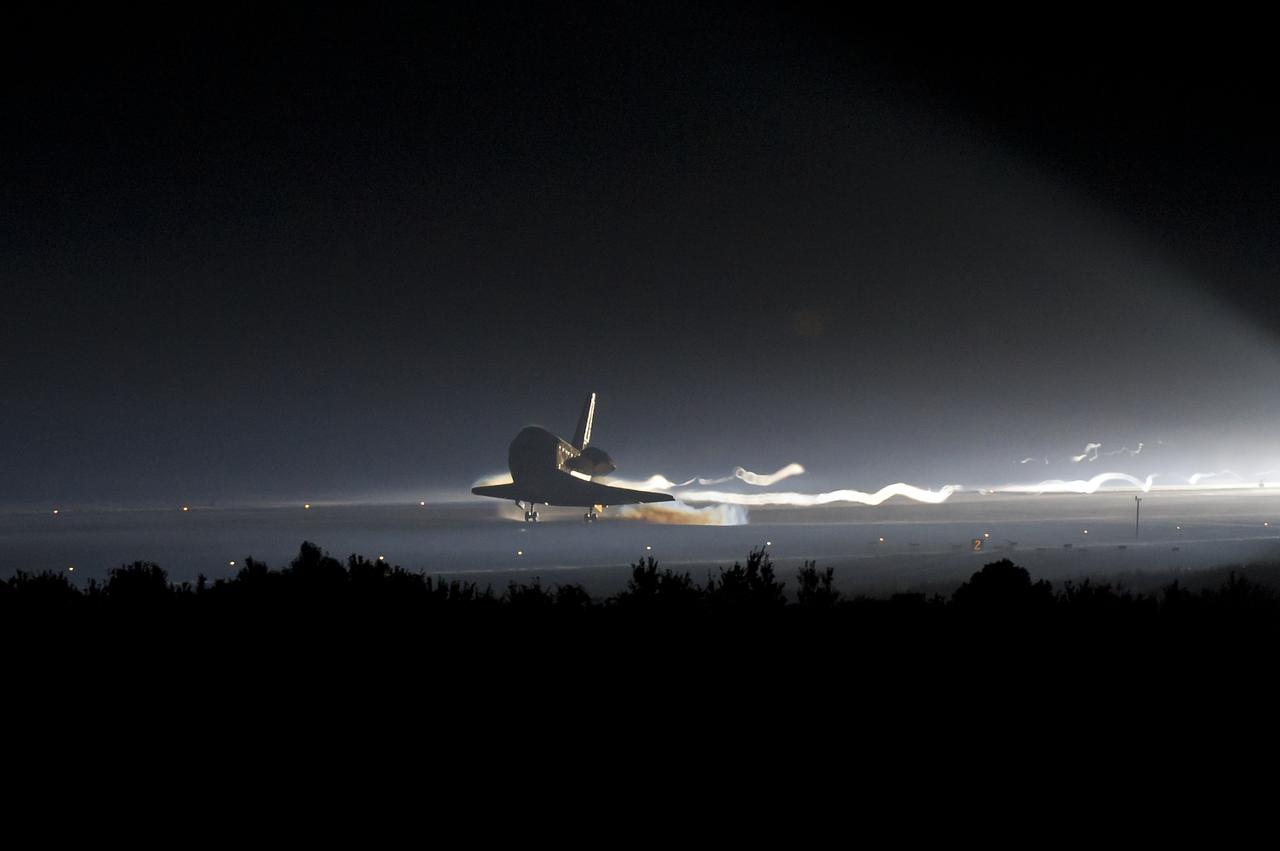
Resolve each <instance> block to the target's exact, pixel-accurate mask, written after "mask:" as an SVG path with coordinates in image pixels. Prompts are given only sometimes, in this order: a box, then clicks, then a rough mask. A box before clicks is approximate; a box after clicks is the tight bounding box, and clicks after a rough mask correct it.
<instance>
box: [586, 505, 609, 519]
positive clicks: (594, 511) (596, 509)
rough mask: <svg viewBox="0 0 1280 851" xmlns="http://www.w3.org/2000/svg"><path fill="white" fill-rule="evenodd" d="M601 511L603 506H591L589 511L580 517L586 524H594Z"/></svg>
mask: <svg viewBox="0 0 1280 851" xmlns="http://www.w3.org/2000/svg"><path fill="white" fill-rule="evenodd" d="M602 511H604V506H603V505H593V506H591V508H590V509H588V510H587V513H586V514H584V515H582V519H583V520H585V521H587V522H588V523H594V522H595V521H596V518H597V517H599V516H600V513H601V512H602Z"/></svg>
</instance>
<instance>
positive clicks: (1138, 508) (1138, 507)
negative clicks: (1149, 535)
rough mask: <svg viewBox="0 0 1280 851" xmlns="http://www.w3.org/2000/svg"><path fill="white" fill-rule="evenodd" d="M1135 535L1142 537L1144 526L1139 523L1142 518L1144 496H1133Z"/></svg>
mask: <svg viewBox="0 0 1280 851" xmlns="http://www.w3.org/2000/svg"><path fill="white" fill-rule="evenodd" d="M1133 502H1134V509H1133V537H1135V538H1141V537H1142V527H1141V526H1140V525H1139V524H1140V522H1141V520H1142V497H1140V496H1135V497H1134V498H1133Z"/></svg>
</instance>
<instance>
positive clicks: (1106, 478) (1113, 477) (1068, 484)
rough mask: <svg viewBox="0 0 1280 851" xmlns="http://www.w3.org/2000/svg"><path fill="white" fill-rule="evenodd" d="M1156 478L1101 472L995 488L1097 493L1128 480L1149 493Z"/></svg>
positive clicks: (1037, 491)
mask: <svg viewBox="0 0 1280 851" xmlns="http://www.w3.org/2000/svg"><path fill="white" fill-rule="evenodd" d="M1155 479H1156V477H1155V476H1154V475H1151V476H1147V479H1146V481H1145V482H1144V481H1142V480H1140V479H1135V478H1134V477H1133V476H1130V475H1129V474H1128V473H1099V474H1098V475H1096V476H1094V477H1093V478H1092V479H1089V480H1088V481H1085V480H1084V479H1073V480H1071V481H1066V480H1064V479H1050V480H1048V481H1044V482H1039V483H1037V484H1034V485H1005V486H1004V487H1001V488H994V489H993V490H994V491H995V492H999V493H1035V494H1041V493H1097V491H1098V489H1099V488H1101V487H1102V486H1103V485H1105V484H1107V483H1108V482H1128V483H1129V484H1131V485H1133V486H1134V487H1136V488H1139V489H1140V490H1141V491H1142V492H1143V493H1147V492H1149V491H1150V490H1151V485H1152V483H1154V482H1155Z"/></svg>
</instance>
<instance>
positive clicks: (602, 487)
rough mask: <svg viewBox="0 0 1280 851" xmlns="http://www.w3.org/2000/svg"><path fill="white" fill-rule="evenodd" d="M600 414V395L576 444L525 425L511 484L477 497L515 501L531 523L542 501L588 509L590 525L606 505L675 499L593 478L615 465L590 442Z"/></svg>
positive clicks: (480, 490) (583, 419)
mask: <svg viewBox="0 0 1280 851" xmlns="http://www.w3.org/2000/svg"><path fill="white" fill-rule="evenodd" d="M595 416H596V394H595V393H591V394H589V395H588V396H587V398H586V401H585V402H583V404H582V413H581V414H580V415H579V417H578V426H577V428H575V429H574V431H573V440H572V442H570V441H567V440H564V439H562V438H560V437H557V436H556V435H554V434H552V433H551V432H550V431H548V430H547V429H545V428H542V427H541V426H534V425H531V426H526V427H525V428H523V429H521V430H520V433H519V434H517V435H516V436H515V439H513V440H512V441H511V447H510V448H509V449H508V450H507V467H508V469H509V470H510V471H511V482H510V484H504V485H483V486H480V487H474V488H472V489H471V492H472V493H473V494H475V495H476V496H489V497H494V498H496V499H510V500H513V501H514V502H515V503H516V505H518V506H519V507H520V508H521V509H523V511H524V519H525V522H526V523H536V522H537V521H538V511H537V508H536V506H538V505H560V506H572V507H579V508H586V509H587V513H586V514H585V515H583V519H584V520H586V521H587V522H588V523H590V522H591V521H593V520H595V519H596V518H597V517H599V516H600V512H602V511H603V510H604V508H605V506H609V505H635V504H638V503H647V502H670V501H671V500H672V499H673V497H672V496H671V494H668V493H655V492H652V491H640V490H632V489H631V488H620V487H614V486H612V485H606V484H602V483H601V482H597V481H594V479H595V478H596V477H598V476H606V475H608V474H609V473H612V472H613V471H614V470H615V469H617V468H616V466H615V464H614V463H613V459H612V458H610V457H609V453H608V452H605V451H604V450H603V449H601V448H600V447H598V446H592V445H591V429H592V425H593V424H594V422H595Z"/></svg>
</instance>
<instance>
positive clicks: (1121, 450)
mask: <svg viewBox="0 0 1280 851" xmlns="http://www.w3.org/2000/svg"><path fill="white" fill-rule="evenodd" d="M1142 447H1143V443H1142V441H1138V448H1137V449H1130V448H1129V447H1127V446H1121V447H1120V448H1119V449H1113V450H1111V451H1110V452H1103V453H1102V454H1103V455H1122V454H1124V453H1126V452H1127V453H1129V457H1130V458H1132V457H1133V456H1134V455H1137V454H1138V453H1139V452H1141V451H1142Z"/></svg>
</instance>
